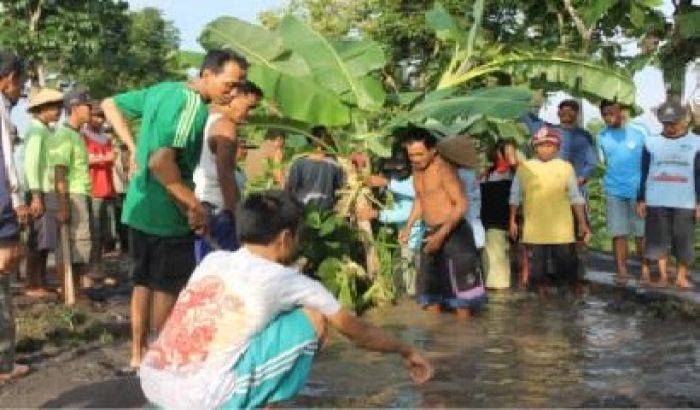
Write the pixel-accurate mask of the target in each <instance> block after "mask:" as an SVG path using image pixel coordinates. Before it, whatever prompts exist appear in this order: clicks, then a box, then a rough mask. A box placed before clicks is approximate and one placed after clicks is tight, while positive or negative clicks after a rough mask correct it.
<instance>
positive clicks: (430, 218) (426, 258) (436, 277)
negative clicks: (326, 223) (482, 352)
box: [397, 127, 485, 318]
mask: <svg viewBox="0 0 700 410" xmlns="http://www.w3.org/2000/svg"><path fill="white" fill-rule="evenodd" d="M397 136H398V137H399V138H401V140H402V141H403V143H404V146H405V148H406V151H407V153H408V157H409V160H410V161H411V166H412V167H413V181H414V186H415V191H416V200H415V201H414V203H413V209H412V210H411V215H410V216H409V219H408V222H407V223H406V227H408V228H404V229H402V230H401V232H400V233H399V240H400V241H401V242H402V243H406V242H407V241H408V237H409V234H410V227H411V226H413V224H414V223H415V222H416V221H417V220H419V219H423V221H424V222H425V224H426V228H427V229H426V237H425V239H424V240H423V248H422V251H421V255H420V262H419V266H418V279H417V284H416V290H417V295H418V303H420V305H421V306H422V307H423V308H425V309H426V310H428V311H431V312H436V313H437V312H440V311H441V310H442V308H449V309H454V310H455V311H456V312H457V315H458V316H459V317H461V318H468V317H469V316H470V313H471V311H472V310H473V309H474V308H476V307H478V305H479V304H480V303H481V302H483V299H484V297H485V295H484V294H483V292H480V291H479V289H478V287H479V286H480V285H481V275H479V274H478V273H479V272H478V269H479V263H478V258H477V254H476V248H475V246H474V237H473V235H472V232H471V229H470V228H469V225H468V224H467V223H465V220H464V215H465V213H466V212H467V209H468V201H467V197H466V194H465V193H464V188H463V184H462V183H461V181H460V179H459V177H458V176H457V170H456V169H455V167H454V166H453V165H451V164H450V163H449V162H447V161H445V160H444V159H443V158H441V157H440V155H439V154H438V153H437V140H436V139H435V137H434V136H432V135H431V134H430V133H429V132H428V131H427V130H425V129H422V128H416V127H407V128H403V129H401V130H399V131H397Z"/></svg>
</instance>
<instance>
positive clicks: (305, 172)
mask: <svg viewBox="0 0 700 410" xmlns="http://www.w3.org/2000/svg"><path fill="white" fill-rule="evenodd" d="M343 182H344V175H343V171H342V169H341V168H340V166H339V165H338V163H337V162H335V161H334V160H333V159H330V158H322V159H321V158H310V157H303V158H299V159H297V160H296V161H294V163H293V164H292V167H291V169H290V170H289V178H288V180H287V189H288V190H289V191H291V192H292V193H294V195H295V196H296V197H297V199H299V200H300V201H301V202H303V203H304V204H305V205H312V206H314V207H317V208H319V209H332V208H333V206H334V205H335V200H336V198H335V192H336V190H337V189H339V188H341V187H342V186H343Z"/></svg>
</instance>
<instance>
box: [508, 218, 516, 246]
mask: <svg viewBox="0 0 700 410" xmlns="http://www.w3.org/2000/svg"><path fill="white" fill-rule="evenodd" d="M508 234H509V235H510V239H512V240H514V241H517V240H518V223H517V222H515V221H510V224H509V226H508Z"/></svg>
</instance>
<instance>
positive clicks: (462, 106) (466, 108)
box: [407, 87, 532, 123]
mask: <svg viewBox="0 0 700 410" xmlns="http://www.w3.org/2000/svg"><path fill="white" fill-rule="evenodd" d="M531 99H532V92H531V91H530V90H527V89H524V88H518V87H493V88H485V89H480V90H476V91H473V92H472V93H471V94H469V95H466V96H456V97H449V98H445V99H439V100H432V99H429V100H428V101H427V102H423V103H421V104H418V105H417V106H416V107H415V108H413V110H411V111H410V112H409V113H408V114H407V116H408V118H409V119H410V120H411V121H413V122H416V121H425V120H428V119H434V120H437V121H440V122H442V123H450V122H453V121H454V120H455V119H457V118H469V117H471V116H474V115H484V116H487V117H495V118H504V119H507V118H518V117H520V116H521V115H523V114H524V113H525V112H526V111H527V109H528V107H529V106H530V101H531Z"/></svg>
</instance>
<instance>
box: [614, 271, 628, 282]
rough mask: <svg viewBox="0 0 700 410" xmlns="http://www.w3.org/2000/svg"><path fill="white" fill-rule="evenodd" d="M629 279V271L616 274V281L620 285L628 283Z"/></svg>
mask: <svg viewBox="0 0 700 410" xmlns="http://www.w3.org/2000/svg"><path fill="white" fill-rule="evenodd" d="M628 279H629V275H627V273H626V272H625V273H622V272H621V273H618V274H617V276H615V283H616V284H618V285H624V284H626V283H627V280H628Z"/></svg>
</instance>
